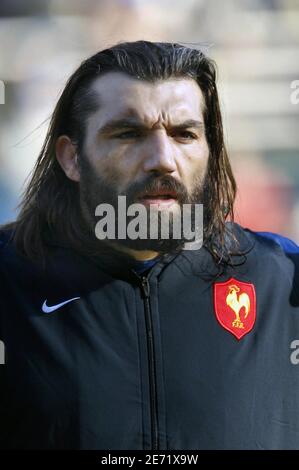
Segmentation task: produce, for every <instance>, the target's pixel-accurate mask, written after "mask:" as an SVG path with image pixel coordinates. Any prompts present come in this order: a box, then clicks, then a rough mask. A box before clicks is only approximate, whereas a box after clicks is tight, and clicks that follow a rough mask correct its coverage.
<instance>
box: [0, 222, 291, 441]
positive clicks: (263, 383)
mask: <svg viewBox="0 0 299 470" xmlns="http://www.w3.org/2000/svg"><path fill="white" fill-rule="evenodd" d="M236 228H237V232H238V237H239V238H240V240H241V246H243V248H244V249H245V251H246V252H247V254H246V256H245V257H244V256H240V257H236V259H235V263H234V265H233V266H231V265H227V266H225V267H224V269H223V272H222V273H220V275H218V276H217V273H218V267H217V266H216V264H215V262H214V261H213V258H212V256H211V255H210V253H209V252H208V251H207V250H206V249H205V248H201V249H200V250H197V251H182V252H181V253H179V254H176V255H169V256H168V257H166V261H165V260H164V261H163V259H159V260H158V262H157V263H156V264H155V265H154V266H153V267H151V268H150V269H149V271H148V272H147V273H142V274H140V275H138V274H136V272H134V271H133V270H132V269H129V268H127V267H126V266H123V265H119V266H118V267H117V266H115V265H113V266H108V265H106V264H105V263H102V262H101V259H100V258H99V259H97V260H91V259H89V258H87V257H84V256H81V255H79V254H78V253H74V252H73V251H72V250H70V249H67V248H64V247H56V248H55V249H53V252H52V255H51V257H50V261H49V263H48V264H47V267H46V269H44V270H43V268H42V267H41V266H38V264H33V263H32V262H31V261H29V260H26V259H25V258H23V257H22V256H19V255H17V254H16V252H15V249H14V246H13V244H12V243H9V242H8V241H7V236H6V234H5V233H2V235H1V248H0V339H1V341H3V343H4V345H5V364H3V365H0V422H1V426H0V447H1V448H4V449H110V450H113V449H134V450H136V449H154V450H158V449H163V450H167V449H289V448H291V449H294V448H295V449H299V364H298V365H297V362H299V360H298V361H297V353H296V348H298V350H299V346H298V345H299V287H298V286H299V272H298V268H299V248H298V246H297V245H295V244H294V243H293V242H291V241H290V240H288V239H285V238H283V237H279V236H276V235H271V234H267V233H262V234H259V233H254V232H252V231H250V230H245V229H243V228H241V227H239V226H237V225H236ZM240 335H241V337H239V338H238V337H237V336H240ZM296 340H298V345H297V343H296ZM298 358H299V351H298Z"/></svg>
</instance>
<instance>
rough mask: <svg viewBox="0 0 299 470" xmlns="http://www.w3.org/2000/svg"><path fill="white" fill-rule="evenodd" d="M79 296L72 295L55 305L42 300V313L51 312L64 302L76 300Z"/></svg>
mask: <svg viewBox="0 0 299 470" xmlns="http://www.w3.org/2000/svg"><path fill="white" fill-rule="evenodd" d="M78 299H80V297H73V298H72V299H68V300H65V301H64V302H61V303H60V304H56V305H51V306H49V305H47V300H45V301H44V303H43V306H42V311H43V312H44V313H51V312H54V311H55V310H57V309H58V308H60V307H62V306H63V305H65V304H68V303H69V302H72V301H73V300H78Z"/></svg>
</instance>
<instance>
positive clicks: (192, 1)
mask: <svg viewBox="0 0 299 470" xmlns="http://www.w3.org/2000/svg"><path fill="white" fill-rule="evenodd" d="M137 39H147V40H153V41H173V42H181V43H187V45H190V46H191V45H194V46H195V47H199V46H200V47H202V48H203V50H204V52H206V53H207V54H208V55H209V56H210V57H212V58H213V59H215V60H216V62H217V64H218V70H219V75H218V77H219V78H218V86H219V92H220V98H221V105H222V111H223V117H224V125H225V135H226V142H227V145H228V150H229V154H230V157H231V161H232V165H233V169H234V171H235V175H236V178H237V183H238V197H237V201H236V208H235V212H236V219H237V221H238V222H239V223H241V224H242V225H243V226H245V227H249V228H252V229H254V230H264V231H274V232H278V233H281V234H283V235H286V236H288V237H290V238H292V239H293V240H295V241H296V242H297V243H299V164H298V163H299V159H298V157H299V127H298V123H299V120H298V117H299V93H297V96H298V99H297V100H296V99H295V100H294V99H292V97H291V96H292V93H293V94H294V89H293V88H292V86H295V85H296V83H295V84H294V83H293V82H294V81H295V80H298V87H299V0H226V1H225V2H224V1H221V0H206V1H205V0H159V1H158V0H149V1H146V0H1V2H0V44H1V46H0V80H1V81H2V82H3V83H4V88H5V90H4V91H5V96H2V97H1V96H0V201H1V203H0V224H1V223H3V222H6V221H8V220H12V219H14V218H15V216H16V213H17V211H16V210H15V208H16V206H17V204H18V202H19V198H20V194H21V191H22V190H23V187H24V182H25V183H26V178H27V177H28V175H29V173H30V171H31V169H32V167H33V164H34V162H35V160H36V158H37V156H38V153H39V150H40V148H41V145H42V142H43V139H44V136H45V133H46V130H47V125H48V119H49V116H50V115H51V112H52V110H53V108H54V105H55V103H56V101H57V99H58V96H59V94H60V92H61V91H62V89H63V87H64V84H65V81H66V79H67V78H68V76H69V75H70V74H71V73H72V72H73V71H74V70H75V69H76V68H77V66H78V65H79V64H80V62H81V61H82V60H84V59H85V58H86V57H88V56H89V55H91V54H93V53H95V52H97V51H98V50H100V49H102V48H104V47H107V46H110V45H113V44H114V43H116V42H119V41H126V40H137ZM2 88H3V86H2V87H0V94H1V89H2ZM4 98H5V100H4ZM293 98H294V95H293ZM3 101H4V103H3ZM296 101H298V103H297V104H296ZM1 103H2V104H1Z"/></svg>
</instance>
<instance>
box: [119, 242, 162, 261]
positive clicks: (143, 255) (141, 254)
mask: <svg viewBox="0 0 299 470" xmlns="http://www.w3.org/2000/svg"><path fill="white" fill-rule="evenodd" d="M113 248H115V249H116V250H118V251H122V252H123V253H126V254H128V255H129V256H131V257H132V258H134V259H135V260H136V261H149V260H151V259H154V258H156V257H157V256H158V255H159V252H158V251H151V250H143V251H142V250H134V249H132V248H127V247H124V246H122V245H120V244H118V243H113Z"/></svg>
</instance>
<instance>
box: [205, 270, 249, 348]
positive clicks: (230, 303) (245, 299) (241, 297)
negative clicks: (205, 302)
mask: <svg viewBox="0 0 299 470" xmlns="http://www.w3.org/2000/svg"><path fill="white" fill-rule="evenodd" d="M214 308H215V313H216V317H217V320H218V321H219V323H220V325H221V326H223V328H225V329H226V330H228V331H229V332H230V333H232V334H233V335H234V336H235V337H236V338H238V339H241V338H242V337H243V336H244V335H246V334H247V333H249V331H251V330H252V328H253V326H254V323H255V319H256V296H255V288H254V285H253V284H250V283H247V282H241V281H238V280H237V279H235V278H233V277H231V278H230V279H229V280H228V281H226V282H216V283H215V284H214Z"/></svg>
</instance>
